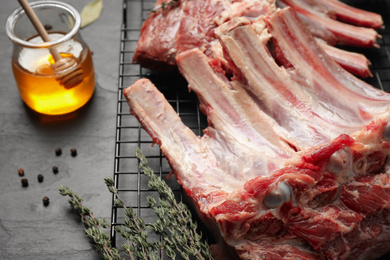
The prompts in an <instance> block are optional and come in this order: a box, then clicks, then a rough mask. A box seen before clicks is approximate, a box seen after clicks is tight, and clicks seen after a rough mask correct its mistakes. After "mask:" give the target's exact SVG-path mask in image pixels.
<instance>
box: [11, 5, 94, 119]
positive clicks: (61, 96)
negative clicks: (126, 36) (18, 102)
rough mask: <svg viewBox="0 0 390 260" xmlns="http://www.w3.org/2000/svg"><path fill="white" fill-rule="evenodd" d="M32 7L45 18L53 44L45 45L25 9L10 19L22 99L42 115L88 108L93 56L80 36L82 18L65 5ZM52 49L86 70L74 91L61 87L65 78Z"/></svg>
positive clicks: (15, 65)
mask: <svg viewBox="0 0 390 260" xmlns="http://www.w3.org/2000/svg"><path fill="white" fill-rule="evenodd" d="M31 7H32V8H33V9H34V11H35V12H36V13H37V15H38V16H39V17H42V18H41V20H43V21H42V23H43V24H45V25H46V26H45V27H46V28H47V31H48V33H49V36H50V39H51V41H50V42H43V41H42V39H41V37H40V36H38V35H37V33H36V31H35V30H34V28H32V25H30V24H29V21H28V18H27V17H26V15H25V14H24V11H23V10H22V9H20V8H19V9H17V10H15V11H14V13H12V14H11V15H10V17H9V18H8V20H7V25H6V30H7V34H8V37H9V38H10V39H11V40H12V41H13V43H14V48H13V55H12V70H13V73H14V77H15V81H16V85H17V87H18V89H19V93H20V96H21V98H22V100H23V101H24V102H25V104H26V105H27V106H28V107H30V108H31V109H33V110H34V111H36V112H38V113H41V114H46V115H61V114H66V113H70V112H72V111H75V110H77V109H78V108H80V107H82V106H83V105H85V104H86V103H87V102H88V101H89V100H90V98H91V97H92V95H93V93H94V89H95V75H94V67H93V62H92V57H91V53H90V50H89V48H88V46H87V45H86V44H85V42H84V41H83V39H82V38H81V35H80V33H79V29H80V22H81V19H80V16H79V14H78V13H77V11H76V10H75V9H74V8H73V7H71V6H70V5H68V4H66V3H62V2H56V1H38V2H34V3H32V4H31ZM30 27H31V28H30ZM50 48H56V50H57V51H58V52H59V53H60V55H61V56H62V57H71V58H72V59H74V60H75V61H76V65H75V66H78V67H79V68H80V69H81V70H82V78H83V79H82V81H81V83H79V84H78V85H76V86H72V87H66V86H64V85H61V84H60V81H59V80H58V78H59V77H60V76H61V75H59V74H58V72H57V73H54V72H53V70H52V65H53V64H54V63H55V61H54V59H53V57H52V55H51V53H50ZM64 73H67V72H66V71H64Z"/></svg>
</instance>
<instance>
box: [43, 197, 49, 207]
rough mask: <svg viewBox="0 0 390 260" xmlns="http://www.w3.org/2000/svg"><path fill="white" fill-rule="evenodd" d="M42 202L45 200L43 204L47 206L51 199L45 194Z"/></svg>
mask: <svg viewBox="0 0 390 260" xmlns="http://www.w3.org/2000/svg"><path fill="white" fill-rule="evenodd" d="M42 202H43V205H44V206H45V207H46V206H47V205H49V203H50V200H49V198H48V197H46V196H45V197H43V199H42Z"/></svg>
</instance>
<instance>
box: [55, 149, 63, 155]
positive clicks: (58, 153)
mask: <svg viewBox="0 0 390 260" xmlns="http://www.w3.org/2000/svg"><path fill="white" fill-rule="evenodd" d="M61 154H62V150H61V148H57V149H56V155H57V156H60V155H61Z"/></svg>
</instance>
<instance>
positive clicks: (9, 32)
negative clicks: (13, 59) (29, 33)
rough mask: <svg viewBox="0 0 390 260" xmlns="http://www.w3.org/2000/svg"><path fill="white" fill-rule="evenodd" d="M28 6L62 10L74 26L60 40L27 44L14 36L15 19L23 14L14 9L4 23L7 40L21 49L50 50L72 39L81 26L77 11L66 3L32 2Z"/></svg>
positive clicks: (21, 11)
mask: <svg viewBox="0 0 390 260" xmlns="http://www.w3.org/2000/svg"><path fill="white" fill-rule="evenodd" d="M30 6H31V8H36V7H42V6H55V7H58V8H61V9H64V10H66V11H67V12H68V13H69V14H70V15H71V16H72V17H73V19H74V23H75V24H74V26H73V27H72V29H71V30H70V31H69V32H68V33H67V34H65V35H64V36H61V37H60V38H58V39H55V40H53V41H50V42H42V43H32V42H28V41H25V40H22V39H20V38H19V37H17V36H16V35H15V34H14V30H13V28H14V25H15V23H16V22H17V20H18V19H17V18H18V17H19V16H21V15H23V14H25V11H24V9H23V8H22V7H19V8H17V9H15V10H14V11H13V12H12V13H11V14H10V15H9V16H8V18H7V22H6V32H7V35H8V38H9V39H10V40H11V41H12V42H14V43H15V44H18V45H20V46H22V47H28V48H50V47H54V46H56V45H58V44H60V43H63V42H65V41H68V40H70V39H72V38H73V37H74V36H75V35H76V34H77V33H78V31H79V30H80V26H81V17H80V14H79V13H78V12H77V10H76V9H75V8H74V7H73V6H71V5H69V4H68V3H64V2H59V1H51V0H50V1H47V0H44V1H36V2H32V3H30Z"/></svg>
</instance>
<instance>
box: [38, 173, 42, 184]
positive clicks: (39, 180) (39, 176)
mask: <svg viewBox="0 0 390 260" xmlns="http://www.w3.org/2000/svg"><path fill="white" fill-rule="evenodd" d="M37 178H38V182H43V175H42V174H38V176H37Z"/></svg>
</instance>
